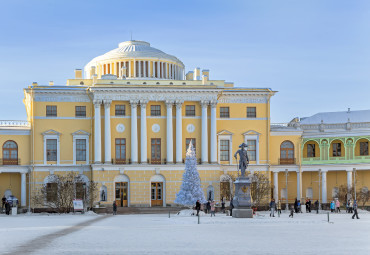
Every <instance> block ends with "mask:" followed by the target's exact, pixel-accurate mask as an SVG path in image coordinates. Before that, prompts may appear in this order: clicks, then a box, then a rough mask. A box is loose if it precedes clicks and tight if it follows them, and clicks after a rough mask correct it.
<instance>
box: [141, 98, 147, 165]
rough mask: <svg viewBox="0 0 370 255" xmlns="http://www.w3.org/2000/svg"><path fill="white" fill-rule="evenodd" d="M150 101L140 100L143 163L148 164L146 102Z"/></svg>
mask: <svg viewBox="0 0 370 255" xmlns="http://www.w3.org/2000/svg"><path fill="white" fill-rule="evenodd" d="M147 103H148V101H146V100H140V111H141V116H140V120H141V127H140V130H141V140H140V147H141V164H146V163H147V162H148V157H147V151H148V144H147V131H146V104H147Z"/></svg>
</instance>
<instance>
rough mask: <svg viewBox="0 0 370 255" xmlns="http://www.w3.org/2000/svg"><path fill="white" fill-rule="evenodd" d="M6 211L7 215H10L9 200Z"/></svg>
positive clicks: (6, 203)
mask: <svg viewBox="0 0 370 255" xmlns="http://www.w3.org/2000/svg"><path fill="white" fill-rule="evenodd" d="M5 213H6V215H9V213H10V204H9V202H8V201H6V202H5Z"/></svg>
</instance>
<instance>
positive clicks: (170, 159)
mask: <svg viewBox="0 0 370 255" xmlns="http://www.w3.org/2000/svg"><path fill="white" fill-rule="evenodd" d="M275 93H276V91H273V90H271V89H270V88H245V87H234V84H233V83H230V82H225V81H223V80H212V79H211V76H210V72H209V70H201V69H200V68H195V70H194V71H189V72H187V73H185V66H184V64H183V63H182V62H181V61H180V60H179V59H178V58H176V57H174V56H172V55H169V54H166V53H164V52H162V51H160V50H158V49H156V48H153V47H151V46H150V44H149V43H147V42H143V41H127V42H123V43H120V44H119V47H118V48H116V49H114V50H112V51H110V52H108V53H106V54H103V55H101V56H99V57H96V58H94V59H93V60H91V61H90V62H89V63H88V64H87V65H86V66H85V67H84V69H83V70H82V69H76V70H75V77H74V79H69V80H67V83H66V85H54V84H53V82H50V83H49V84H48V85H41V84H38V83H36V82H34V83H32V85H30V86H28V87H27V88H25V89H24V95H25V97H24V104H25V106H26V111H27V121H0V145H1V146H2V147H1V149H2V159H1V161H0V195H6V196H8V195H10V194H13V195H15V196H16V197H18V199H19V200H20V204H21V206H22V207H26V206H29V207H31V208H33V207H34V206H33V204H32V201H31V197H32V194H34V193H35V192H36V191H37V190H38V189H40V187H42V186H43V185H48V184H50V182H52V180H53V178H52V177H53V175H62V174H65V173H67V172H75V173H78V174H79V175H80V176H81V177H82V179H83V180H86V182H87V181H88V180H93V181H94V182H97V183H98V186H99V190H100V196H99V199H98V200H97V201H96V202H100V203H101V204H109V205H110V204H111V203H112V202H113V201H115V200H116V201H117V203H118V205H119V206H142V207H150V206H171V205H173V204H174V203H173V201H174V200H175V196H176V193H177V192H178V191H179V189H180V185H181V182H182V175H183V172H184V168H185V164H184V158H185V152H186V148H187V146H188V145H189V143H190V141H192V143H193V145H194V147H195V149H196V155H197V159H198V171H199V174H200V178H201V184H202V187H203V189H204V193H205V194H206V196H207V198H211V199H215V200H216V201H219V200H220V199H221V198H222V197H224V198H226V199H227V200H229V199H230V196H231V195H232V193H233V182H232V180H233V178H235V176H236V175H237V166H236V163H237V162H236V160H235V159H234V153H235V152H236V151H237V149H238V147H239V145H240V144H241V143H242V142H245V143H247V144H248V154H249V159H250V165H249V168H248V170H249V171H250V172H254V171H261V172H263V173H264V174H266V175H267V176H268V177H269V178H270V180H271V183H272V184H273V190H272V191H271V195H272V196H273V197H275V198H276V199H284V200H285V199H288V200H289V202H292V201H294V199H295V198H296V197H298V198H305V197H309V198H312V199H320V201H321V202H322V203H327V202H328V200H329V199H331V198H332V194H334V193H333V192H335V191H337V189H338V187H339V186H340V185H342V184H346V185H348V186H352V185H354V184H357V187H358V188H363V189H365V188H367V187H368V186H369V185H370V156H369V153H368V143H369V139H370V117H369V116H370V111H352V112H351V111H348V112H337V113H320V114H316V115H314V116H312V117H309V118H304V119H298V118H296V119H293V120H292V121H291V122H290V123H287V124H271V123H270V98H271V97H272V96H274V95H275ZM355 176H356V183H355V182H354V178H355ZM51 187H52V186H51ZM80 188H81V187H80ZM55 192H57V191H55ZM76 194H81V192H76ZM76 196H78V195H76Z"/></svg>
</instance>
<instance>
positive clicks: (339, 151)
mask: <svg viewBox="0 0 370 255" xmlns="http://www.w3.org/2000/svg"><path fill="white" fill-rule="evenodd" d="M334 145H335V146H334ZM337 145H338V146H337ZM334 147H336V148H334ZM332 153H333V157H342V143H339V142H336V143H332ZM334 154H335V155H334Z"/></svg>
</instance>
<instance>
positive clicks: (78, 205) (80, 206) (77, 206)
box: [73, 199, 84, 211]
mask: <svg viewBox="0 0 370 255" xmlns="http://www.w3.org/2000/svg"><path fill="white" fill-rule="evenodd" d="M73 209H74V210H75V211H83V210H84V203H83V201H82V200H81V199H73Z"/></svg>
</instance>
